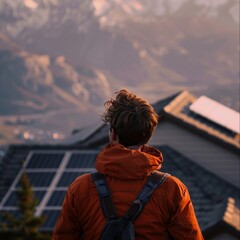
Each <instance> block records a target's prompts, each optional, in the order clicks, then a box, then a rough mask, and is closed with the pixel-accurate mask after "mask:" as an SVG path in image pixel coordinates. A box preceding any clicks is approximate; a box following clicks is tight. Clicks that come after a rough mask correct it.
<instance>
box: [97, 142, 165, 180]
mask: <svg viewBox="0 0 240 240" xmlns="http://www.w3.org/2000/svg"><path fill="white" fill-rule="evenodd" d="M162 162H163V157H162V153H161V152H160V151H159V150H157V149H156V148H153V147H150V146H146V145H144V146H143V147H142V148H141V151H139V150H131V149H129V148H126V147H124V146H123V145H121V144H116V145H111V144H109V145H107V146H106V147H105V148H104V149H103V150H102V151H101V152H100V153H99V154H98V156H97V158H96V163H95V167H96V169H97V171H98V172H100V173H103V174H105V175H108V176H110V177H113V178H118V179H125V180H131V179H132V180H134V179H142V178H145V177H146V176H148V175H149V174H150V173H151V172H152V171H154V170H159V169H160V168H161V166H162Z"/></svg>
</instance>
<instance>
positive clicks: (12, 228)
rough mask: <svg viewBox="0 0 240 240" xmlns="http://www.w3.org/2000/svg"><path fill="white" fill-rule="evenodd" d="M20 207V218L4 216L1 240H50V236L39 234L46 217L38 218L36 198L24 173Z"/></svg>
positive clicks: (20, 190)
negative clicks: (35, 212) (35, 213)
mask: <svg viewBox="0 0 240 240" xmlns="http://www.w3.org/2000/svg"><path fill="white" fill-rule="evenodd" d="M17 195H18V207H19V210H20V216H19V217H15V216H13V215H12V214H11V213H6V214H4V215H3V222H4V223H1V224H0V239H4V240H49V239H51V238H50V236H49V235H45V234H42V233H40V232H39V230H38V229H39V227H40V226H41V225H42V224H43V222H44V220H45V217H44V216H40V217H37V216H35V215H34V211H35V209H36V206H37V200H36V199H35V197H34V192H33V190H32V187H31V184H30V182H29V179H28V176H27V175H26V173H24V174H23V175H22V177H21V180H20V189H19V190H18V192H17Z"/></svg>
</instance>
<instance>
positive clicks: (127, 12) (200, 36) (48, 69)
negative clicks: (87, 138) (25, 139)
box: [0, 0, 240, 124]
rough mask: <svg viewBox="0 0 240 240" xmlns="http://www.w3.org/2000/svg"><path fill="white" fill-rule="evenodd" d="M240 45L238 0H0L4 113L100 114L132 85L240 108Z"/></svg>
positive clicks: (0, 109)
mask: <svg viewBox="0 0 240 240" xmlns="http://www.w3.org/2000/svg"><path fill="white" fill-rule="evenodd" d="M239 51H240V48H239V1H238V0H218V1H204V0H168V1H166V0H149V1H140V0H128V1H127V0H126V1H124V0H112V1H110V0H109V1H107V0H101V1H100V0H94V1H89V0H81V1H76V0H61V1H60V0H39V1H36V0H24V1H20V0H15V1H7V0H0V114H1V115H13V114H33V113H39V112H40V113H41V112H42V113H46V112H48V111H52V110H54V111H58V110H62V109H69V108H72V109H74V108H77V109H79V111H80V112H81V111H82V112H84V114H87V111H88V109H91V111H95V112H98V111H99V106H102V104H103V103H104V101H105V100H106V99H107V98H109V97H110V96H111V94H112V93H113V92H114V91H116V90H118V89H120V88H123V87H127V88H129V89H130V90H134V91H135V92H136V93H138V94H141V95H142V96H143V97H148V99H149V100H150V101H151V102H154V101H157V100H159V99H160V98H162V97H164V96H167V95H169V94H172V93H175V92H177V91H179V90H182V89H188V90H190V91H191V92H193V93H194V94H196V95H202V94H204V95H208V96H209V97H211V98H214V99H215V100H217V101H219V102H221V103H223V104H225V105H227V106H229V107H231V108H234V109H236V110H238V111H239V93H238V89H239ZM76 124H77V123H76Z"/></svg>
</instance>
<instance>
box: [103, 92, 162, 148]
mask: <svg viewBox="0 0 240 240" xmlns="http://www.w3.org/2000/svg"><path fill="white" fill-rule="evenodd" d="M116 94H117V95H116V99H110V100H109V101H107V102H105V104H104V106H105V107H106V110H105V112H104V113H103V116H102V117H103V121H104V122H106V123H109V124H110V130H111V129H114V130H115V132H116V134H117V136H118V139H119V143H120V144H122V145H124V146H126V147H127V146H132V145H142V144H145V143H147V142H148V141H149V139H150V137H151V136H152V133H153V131H154V129H155V127H156V126H157V124H158V115H157V113H156V112H155V111H154V109H153V107H152V106H151V105H150V104H149V103H148V101H147V100H145V99H143V98H141V97H138V96H136V95H135V94H133V93H131V92H129V91H128V90H126V89H123V90H120V91H119V92H116Z"/></svg>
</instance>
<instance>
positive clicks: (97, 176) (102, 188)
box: [91, 171, 169, 222]
mask: <svg viewBox="0 0 240 240" xmlns="http://www.w3.org/2000/svg"><path fill="white" fill-rule="evenodd" d="M168 175H169V174H168V173H162V172H158V171H155V172H153V173H152V174H151V175H150V177H149V178H148V180H147V182H146V183H145V184H144V186H143V188H142V191H141V192H140V194H139V195H138V196H137V198H136V200H135V201H134V202H133V203H132V205H131V207H130V208H129V209H128V211H127V213H126V214H125V216H124V218H125V219H128V220H130V221H132V222H133V221H134V220H135V219H136V218H137V216H138V215H139V214H140V212H141V211H142V210H143V208H144V206H145V204H146V203H147V202H148V200H149V198H150V196H151V195H152V193H153V191H154V190H155V189H156V188H157V187H158V186H159V185H161V184H162V183H163V182H164V181H165V179H166V178H167V176H168ZM91 176H92V178H93V181H94V182H95V184H96V187H97V190H98V195H99V197H100V200H101V205H102V209H103V212H104V214H105V216H106V218H107V220H111V219H116V218H117V215H116V212H115V209H114V205H113V202H112V198H111V195H110V190H109V187H108V184H107V181H106V179H105V176H104V175H103V174H101V173H99V172H96V173H91Z"/></svg>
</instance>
